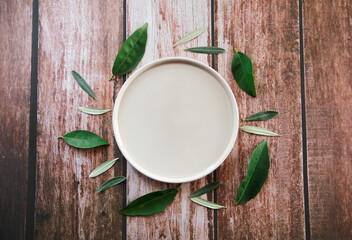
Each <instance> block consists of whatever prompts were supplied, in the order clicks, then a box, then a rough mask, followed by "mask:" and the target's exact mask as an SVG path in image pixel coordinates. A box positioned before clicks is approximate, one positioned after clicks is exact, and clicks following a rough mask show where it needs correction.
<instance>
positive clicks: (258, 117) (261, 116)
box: [245, 111, 279, 121]
mask: <svg viewBox="0 0 352 240" xmlns="http://www.w3.org/2000/svg"><path fill="white" fill-rule="evenodd" d="M277 115H279V113H278V112H275V111H262V112H257V113H255V114H253V115H251V116H249V117H248V118H246V119H245V121H265V120H269V119H272V118H274V117H276V116H277Z"/></svg>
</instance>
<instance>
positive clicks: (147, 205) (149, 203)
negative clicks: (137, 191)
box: [120, 188, 179, 216]
mask: <svg viewBox="0 0 352 240" xmlns="http://www.w3.org/2000/svg"><path fill="white" fill-rule="evenodd" d="M178 190H179V188H169V189H165V190H162V191H156V192H152V193H148V194H146V195H144V196H142V197H140V198H137V199H136V200H134V201H132V202H131V203H130V204H129V205H128V206H127V207H125V208H124V209H122V210H120V213H122V214H124V215H128V216H138V215H141V216H147V215H152V214H155V213H159V212H161V211H163V210H164V209H165V208H166V207H167V206H169V205H170V204H171V203H172V202H173V201H174V200H175V197H176V195H177V193H178Z"/></svg>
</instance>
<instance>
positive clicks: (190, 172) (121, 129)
mask: <svg viewBox="0 0 352 240" xmlns="http://www.w3.org/2000/svg"><path fill="white" fill-rule="evenodd" d="M113 128H114V134H115V138H116V141H117V144H118V146H119V148H120V150H121V152H122V154H123V155H124V156H125V158H126V159H127V160H128V162H129V163H130V164H131V165H132V166H133V167H135V168H136V169H137V170H138V171H140V172H141V173H143V174H145V175H147V176H148V177H150V178H153V179H156V180H159V181H162V182H169V183H181V182H189V181H193V180H196V179H199V178H201V177H204V176H205V175H207V174H209V173H211V172H212V171H213V170H215V169H216V168H217V167H218V166H219V165H220V164H221V163H222V162H223V161H224V160H225V159H226V157H227V156H228V154H229V153H230V151H231V149H232V147H233V145H234V143H235V140H236V136H237V131H238V108H237V104H236V100H235V98H234V95H233V93H232V91H231V89H230V87H229V86H228V84H227V83H226V81H225V80H224V79H223V78H222V77H221V76H220V74H218V73H217V72H216V71H214V70H213V69H212V68H210V67H208V66H207V65H205V64H203V63H201V62H199V61H195V60H191V59H187V58H164V59H160V60H157V61H154V62H152V63H149V64H147V65H145V66H143V67H142V68H140V69H139V70H138V71H136V72H135V73H134V74H133V75H132V76H131V77H130V78H129V79H128V80H127V81H126V82H125V83H124V85H123V86H122V88H121V90H120V92H119V93H118V96H117V98H116V101H115V106H114V111H113Z"/></svg>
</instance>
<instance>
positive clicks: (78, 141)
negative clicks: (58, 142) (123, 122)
mask: <svg viewBox="0 0 352 240" xmlns="http://www.w3.org/2000/svg"><path fill="white" fill-rule="evenodd" d="M58 138H59V139H60V138H61V139H63V140H64V141H65V142H66V143H67V144H68V145H70V146H73V147H76V148H93V147H98V146H103V145H109V143H108V142H107V141H105V140H104V139H102V138H101V137H99V136H98V135H97V134H95V133H92V132H90V131H86V130H75V131H72V132H69V133H67V134H65V135H64V136H61V137H58Z"/></svg>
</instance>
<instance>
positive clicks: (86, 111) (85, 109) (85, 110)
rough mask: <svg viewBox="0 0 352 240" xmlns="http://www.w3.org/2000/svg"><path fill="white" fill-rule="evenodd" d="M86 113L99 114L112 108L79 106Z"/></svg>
mask: <svg viewBox="0 0 352 240" xmlns="http://www.w3.org/2000/svg"><path fill="white" fill-rule="evenodd" d="M78 109H79V110H81V111H82V112H84V113H87V114H92V115H99V114H104V113H107V112H110V111H111V109H98V108H90V107H78Z"/></svg>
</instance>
